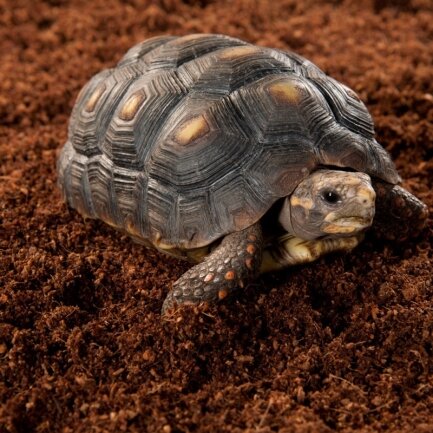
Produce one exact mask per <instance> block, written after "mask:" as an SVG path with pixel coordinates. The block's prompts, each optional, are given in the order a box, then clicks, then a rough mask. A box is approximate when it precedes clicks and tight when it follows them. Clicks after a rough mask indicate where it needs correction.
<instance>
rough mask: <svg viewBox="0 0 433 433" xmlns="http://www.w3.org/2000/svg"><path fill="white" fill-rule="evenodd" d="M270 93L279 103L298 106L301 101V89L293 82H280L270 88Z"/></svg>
mask: <svg viewBox="0 0 433 433" xmlns="http://www.w3.org/2000/svg"><path fill="white" fill-rule="evenodd" d="M269 93H270V94H271V96H272V97H273V98H274V99H275V100H276V101H277V102H279V103H284V104H295V105H296V104H298V103H299V101H300V96H301V95H300V92H299V88H298V87H297V86H296V84H295V83H294V82H293V81H292V80H284V81H279V82H277V83H274V84H271V85H270V86H269Z"/></svg>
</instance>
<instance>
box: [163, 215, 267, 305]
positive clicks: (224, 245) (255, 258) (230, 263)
mask: <svg viewBox="0 0 433 433" xmlns="http://www.w3.org/2000/svg"><path fill="white" fill-rule="evenodd" d="M262 249H263V236H262V229H261V227H260V223H257V224H255V225H253V226H251V227H248V228H247V229H245V230H243V231H240V232H235V233H231V234H230V235H227V236H226V237H225V238H224V239H223V240H222V242H221V244H220V245H219V246H218V247H217V248H216V249H215V250H214V251H212V252H211V253H210V254H209V255H208V256H207V257H206V259H205V260H204V261H203V262H202V263H199V264H198V265H195V266H193V267H192V268H191V269H189V270H188V271H187V272H185V273H184V274H183V275H182V276H181V277H180V278H179V279H178V280H177V281H176V282H175V283H174V284H173V288H172V290H171V291H170V292H169V293H168V295H167V298H166V299H165V301H164V304H163V306H162V312H163V313H165V312H166V311H167V310H168V309H171V308H173V307H175V306H176V305H180V304H197V303H200V302H203V301H207V302H215V301H218V300H221V299H224V298H226V297H227V296H228V295H230V294H231V293H232V292H233V291H235V290H236V289H237V288H239V287H240V288H242V287H244V286H245V285H246V284H248V282H250V281H251V280H253V279H254V278H256V277H257V275H258V273H259V268H260V263H261V260H262Z"/></svg>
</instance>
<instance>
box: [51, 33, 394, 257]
mask: <svg viewBox="0 0 433 433" xmlns="http://www.w3.org/2000/svg"><path fill="white" fill-rule="evenodd" d="M319 166H333V167H344V168H347V169H350V170H356V171H361V172H366V173H367V174H369V175H371V176H373V177H378V178H381V179H383V180H385V181H387V182H389V183H397V182H398V181H399V180H400V178H399V176H398V174H397V172H396V170H395V168H394V165H393V163H392V161H391V160H390V158H389V156H388V154H387V153H386V151H385V150H384V149H383V148H382V147H381V146H380V145H379V144H378V143H377V142H376V141H375V139H374V127H373V122H372V119H371V116H370V115H369V113H368V111H367V109H366V107H365V105H364V104H363V103H362V102H361V101H360V99H359V98H358V97H357V95H356V94H355V93H354V92H353V91H352V90H350V89H349V88H348V87H346V86H344V85H343V84H340V83H339V82H337V81H336V80H334V79H332V78H330V77H329V76H327V75H325V74H324V73H323V72H322V71H321V70H320V69H318V68H317V67H316V66H315V65H314V64H312V63H311V62H309V61H308V60H306V59H304V58H302V57H301V56H299V55H297V54H294V53H291V52H283V51H280V50H275V49H271V48H264V47H258V46H255V45H251V44H248V43H246V42H243V41H241V40H239V39H235V38H232V37H227V36H223V35H207V34H198V35H190V36H185V37H173V36H160V37H156V38H152V39H149V40H146V41H144V42H143V43H140V44H138V45H136V46H134V47H133V48H131V49H130V50H129V51H128V52H127V53H126V55H125V56H124V57H123V58H122V59H121V61H120V62H119V63H118V65H117V66H116V67H115V68H113V69H107V70H104V71H102V72H100V73H98V74H97V75H95V76H94V77H93V78H92V79H91V80H90V82H89V83H88V84H86V86H85V87H84V88H83V89H82V91H81V92H80V94H79V96H78V98H77V101H76V104H75V107H74V109H73V112H72V116H71V119H70V125H69V136H68V140H67V142H66V144H65V146H64V148H63V150H62V152H61V154H60V157H59V160H58V178H59V184H60V187H61V189H62V192H63V196H64V198H65V200H66V201H67V202H68V204H69V205H70V206H71V207H73V208H75V209H77V210H79V211H80V212H81V213H82V214H83V215H85V216H88V217H92V218H99V219H102V220H103V221H105V222H107V223H108V224H110V225H113V226H115V227H117V228H120V229H123V230H125V231H127V232H128V233H129V234H130V235H131V236H132V237H134V238H136V239H139V240H141V241H144V242H146V241H147V242H148V243H150V244H153V245H154V246H156V247H157V248H162V249H170V248H178V249H182V250H188V249H193V248H198V247H202V246H205V245H208V244H210V243H212V242H213V241H215V240H216V239H218V238H221V237H222V236H224V235H226V234H228V233H231V232H234V231H239V230H243V229H245V228H246V227H248V226H250V225H252V224H253V223H255V222H257V221H258V220H259V219H260V218H261V217H262V216H263V215H264V214H265V213H266V212H267V211H268V210H269V209H270V208H271V207H272V205H273V204H274V203H275V202H276V201H277V200H278V199H279V198H281V197H284V196H287V195H289V194H290V193H291V192H292V191H293V190H294V188H295V187H296V185H297V184H298V183H299V182H300V181H301V180H302V179H304V178H305V177H306V176H308V174H309V173H310V172H311V171H313V170H315V169H316V168H317V167H319Z"/></svg>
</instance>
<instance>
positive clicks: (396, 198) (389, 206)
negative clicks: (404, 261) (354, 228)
mask: <svg viewBox="0 0 433 433" xmlns="http://www.w3.org/2000/svg"><path fill="white" fill-rule="evenodd" d="M373 188H374V190H375V191H376V214H375V217H374V222H373V227H374V230H375V232H376V233H377V234H378V235H379V236H380V237H384V238H386V239H389V240H399V241H404V240H406V239H408V238H410V237H415V236H417V235H419V233H420V232H421V230H422V229H423V228H424V226H425V224H426V221H427V217H428V209H427V206H426V205H425V204H424V203H423V202H422V201H421V200H418V199H417V198H416V197H415V196H414V195H412V194H411V193H410V192H409V191H406V190H405V189H403V188H402V187H401V186H398V185H391V184H389V183H386V182H382V181H380V180H376V179H375V180H373Z"/></svg>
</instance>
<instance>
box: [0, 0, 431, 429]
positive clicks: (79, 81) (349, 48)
mask: <svg viewBox="0 0 433 433" xmlns="http://www.w3.org/2000/svg"><path fill="white" fill-rule="evenodd" d="M191 32H218V33H226V34H230V35H233V36H238V37H241V38H244V39H246V40H249V41H252V42H255V43H258V44H262V45H268V46H274V47H280V48H290V49H292V50H295V51H297V52H299V53H300V54H302V55H304V56H306V57H308V58H310V59H311V60H313V61H314V62H315V63H316V64H318V65H319V66H320V67H321V68H323V69H324V70H325V71H326V72H328V73H329V74H331V75H332V76H334V77H335V78H337V79H338V80H340V81H343V82H345V83H347V84H348V85H350V86H351V87H352V88H354V89H355V90H356V91H357V92H358V93H359V94H360V96H361V97H362V99H363V100H364V101H366V103H367V105H368V107H369V108H370V109H371V112H372V114H373V117H374V119H375V122H376V125H377V135H378V139H379V140H380V141H381V142H382V143H383V144H384V145H385V146H386V148H387V149H388V150H389V151H390V152H391V154H392V156H393V158H394V159H395V161H396V163H397V166H398V168H399V170H400V173H401V175H402V177H403V178H404V186H405V187H407V188H408V189H409V190H410V191H412V192H413V193H415V194H417V195H418V197H420V198H421V199H422V200H424V201H425V202H426V203H427V204H428V205H429V208H430V212H433V192H432V191H433V161H432V156H433V80H432V53H433V6H432V2H431V0H412V1H410V0H400V1H391V0H389V1H385V0H384V1H380V0H364V1H357V0H352V1H350V0H348V1H338V0H334V1H331V0H329V1H325V0H323V1H319V0H308V1H302V2H301V1H296V0H279V1H271V0H269V2H267V1H265V0H263V1H261V0H256V1H254V0H243V1H229V0H224V1H212V0H210V1H206V0H184V1H183V2H181V1H180V0H161V1H159V2H158V1H152V2H151V1H149V2H144V1H139V0H129V1H125V2H120V1H115V0H95V1H93V0H92V1H84V0H77V1H72V0H71V1H67V0H51V1H48V0H47V1H42V0H39V1H30V0H28V1H25V0H0V52H1V59H0V197H1V201H0V212H1V213H0V224H1V228H0V230H1V237H0V254H1V256H0V286H1V289H0V405H1V406H0V432H2V433H3V432H23V433H24V432H25V433H29V432H64V433H68V432H119V431H131V432H143V431H149V432H164V433H169V432H173V433H174V432H188V431H195V432H262V433H264V432H271V431H274V432H276V431H279V432H299V433H306V432H311V433H313V432H314V433H321V432H331V431H339V432H378V431H380V432H383V431H391V432H408V433H409V432H413V431H417V432H421V433H422V432H424V433H427V432H432V431H433V347H432V341H433V304H432V296H433V288H432V286H433V282H432V269H433V265H432V248H433V246H432V245H433V226H432V221H431V220H430V221H429V227H428V228H427V229H426V230H425V231H424V233H423V234H422V236H421V237H420V238H418V239H413V240H410V241H408V242H405V243H402V244H396V243H391V242H383V241H382V242H381V241H378V240H377V239H375V237H374V236H373V235H369V236H368V237H367V239H366V241H365V242H364V243H363V244H362V246H360V247H359V248H357V249H356V250H355V251H354V252H353V253H352V254H347V255H337V254H335V255H332V256H329V257H326V258H323V259H322V260H320V261H318V262H317V263H315V264H312V265H308V266H304V267H298V268H293V269H289V270H287V271H285V272H281V273H278V274H274V275H269V276H266V277H263V278H261V279H260V280H259V281H258V283H257V284H255V285H252V286H250V287H249V288H248V289H247V290H246V291H245V292H244V293H243V294H242V296H239V297H237V298H236V299H234V300H232V302H227V303H225V304H221V305H219V306H217V307H210V308H208V309H207V310H201V311H197V310H194V309H192V308H189V309H188V308H187V309H185V310H184V311H183V313H182V314H181V315H179V316H177V317H176V318H174V319H170V320H168V319H163V318H161V316H160V313H159V311H160V308H161V305H162V301H163V299H164V297H165V294H166V293H167V289H168V287H169V286H170V283H171V282H173V281H174V280H175V279H176V278H177V277H179V276H180V275H181V274H182V272H183V271H184V270H185V269H187V265H185V264H184V263H181V262H178V261H176V260H173V259H168V258H166V257H163V256H160V255H158V254H156V253H151V252H148V251H145V250H144V249H143V248H141V247H140V246H138V245H134V244H133V243H132V242H131V241H130V240H129V239H128V238H126V237H122V236H120V235H119V234H118V233H116V232H114V231H113V230H112V229H110V228H109V227H106V226H105V225H103V224H102V223H100V222H97V221H83V219H82V218H81V217H80V216H79V215H78V214H77V213H76V212H74V211H70V210H68V209H67V208H66V206H65V205H64V204H62V202H61V201H60V196H59V193H58V191H57V189H56V175H55V161H56V149H58V148H59V146H61V145H62V143H63V142H64V141H65V138H66V131H67V120H68V116H69V113H70V111H71V108H72V104H73V102H74V98H75V96H76V95H77V93H78V91H79V89H80V88H81V86H82V85H83V84H84V83H85V82H86V81H87V80H88V79H89V78H90V77H91V76H92V75H93V74H94V73H96V72H97V71H99V70H100V69H102V68H104V67H109V66H112V65H114V64H115V63H116V61H117V60H119V58H120V57H121V56H122V55H123V53H124V52H125V51H126V50H127V49H128V48H129V47H130V46H132V45H133V44H134V43H136V42H138V41H140V40H143V39H145V38H147V37H149V36H153V35H157V34H162V33H173V34H187V33H191Z"/></svg>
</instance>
